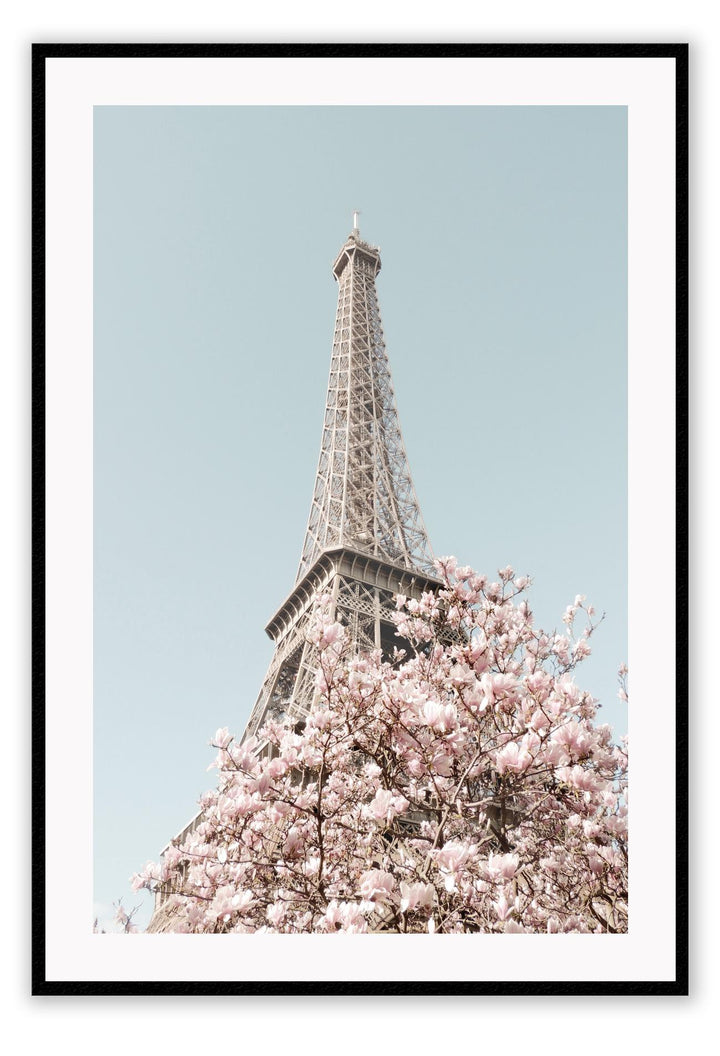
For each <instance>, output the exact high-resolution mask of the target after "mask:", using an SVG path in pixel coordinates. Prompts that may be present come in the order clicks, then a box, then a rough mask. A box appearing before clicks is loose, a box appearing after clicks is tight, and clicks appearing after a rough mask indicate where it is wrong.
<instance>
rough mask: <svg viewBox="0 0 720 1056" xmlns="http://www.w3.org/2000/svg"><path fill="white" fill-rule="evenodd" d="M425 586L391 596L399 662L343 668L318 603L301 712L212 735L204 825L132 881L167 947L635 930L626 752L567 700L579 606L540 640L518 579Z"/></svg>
mask: <svg viewBox="0 0 720 1056" xmlns="http://www.w3.org/2000/svg"><path fill="white" fill-rule="evenodd" d="M437 568H438V573H439V575H440V576H441V577H442V581H443V584H444V586H443V588H442V589H440V590H438V591H437V592H435V593H427V594H423V595H422V597H420V598H410V599H408V598H404V597H398V598H397V613H396V623H397V630H398V633H399V634H400V635H401V636H402V637H403V638H404V639H405V640H406V641H408V642H410V643H411V645H412V647H413V654H412V655H407V656H406V657H405V658H404V660H402V661H401V662H398V660H397V658H396V659H395V661H394V662H391V661H389V660H388V659H383V657H382V656H381V654H380V653H379V652H376V653H372V654H356V653H353V652H352V650H351V648H350V640H349V636H348V634H347V631H346V629H345V628H344V627H343V626H342V625H341V624H340V623H338V622H336V621H335V620H334V618H333V613H332V607H331V604H330V601H329V599H328V598H321V599H319V602H318V606H317V611H316V616H315V622H314V625H313V630H312V640H313V641H314V643H315V645H316V646H317V656H318V671H317V679H316V699H315V703H314V705H313V707H312V708H311V710H310V711H309V714H307V715H304V716H299V715H298V714H295V715H294V716H293V717H292V718H288V719H286V720H285V721H282V722H278V721H268V722H267V723H266V725H265V726H264V728H263V729H262V730H261V731H260V733H259V735H258V736H257V737H252V738H249V739H247V740H245V741H242V742H237V741H236V740H235V739H234V738H233V737H232V736H231V734H230V733H229V732H228V731H227V730H226V729H222V730H218V732H217V734H216V736H215V738H214V744H215V746H216V747H217V749H218V754H217V759H216V765H217V767H218V770H219V780H218V785H217V787H216V788H215V789H214V790H212V791H210V792H208V793H207V794H206V795H205V796H203V798H202V800H201V803H200V808H201V813H200V818H199V822H198V824H197V825H196V826H195V828H194V831H192V832H191V833H190V834H189V835H188V836H186V837H185V838H184V839H183V840H182V841H181V842H180V843H179V844H178V845H175V846H171V847H170V848H169V850H168V851H167V852H166V854H165V856H164V860H163V862H162V863H160V864H159V865H152V864H150V865H148V866H147V867H146V868H145V870H143V872H141V873H140V874H138V875H137V876H136V877H135V878H134V887H135V888H139V887H148V888H150V889H151V890H156V889H158V888H160V889H161V890H162V891H163V893H164V895H165V901H164V910H163V912H164V915H165V920H166V921H167V922H168V923H167V927H168V928H169V929H170V928H171V929H172V930H175V931H179V932H232V931H235V932H254V931H267V932H336V931H344V932H388V931H390V932H399V933H409V932H430V933H433V932H434V933H457V932H504V933H508V932H510V933H512V932H536V933H537V932H544V933H548V932H549V933H553V932H598V933H601V932H602V933H604V932H612V933H615V932H622V931H625V930H627V861H628V856H627V803H628V794H627V748H626V745H625V744H622V745H618V744H616V743H614V741H613V735H612V730H611V729H610V727H609V726H607V725H604V724H598V723H597V722H596V719H597V701H595V700H594V699H593V697H592V696H591V695H590V694H589V693H587V692H585V691H583V690H582V689H580V688H579V686H578V685H577V683H576V681H575V674H576V667H577V665H578V664H579V663H581V662H582V660H583V659H584V657H585V656H586V655H588V653H589V651H590V646H589V644H588V643H589V639H590V638H591V636H592V633H593V631H594V629H595V626H596V625H595V624H593V616H594V612H593V610H592V607H590V606H587V607H586V606H585V599H584V598H583V597H582V596H578V597H577V598H576V599H575V601H574V603H573V605H572V606H569V607H568V609H567V611H566V614H565V617H564V621H565V625H566V629H565V631H564V632H563V633H560V634H559V633H555V632H553V633H545V632H543V631H541V630H538V629H536V628H535V627H534V622H533V616H532V612H531V610H530V607H529V604H528V602H527V599H526V597H525V593H526V590H527V587H528V584H529V580H528V579H527V577H517V576H515V573H514V571H513V569H511V568H506V569H503V570H502V571H501V572H500V573H499V574H498V580H497V581H488V579H487V578H486V577H484V576H481V575H478V574H476V573H475V572H474V571H473V570H472V569H470V568H464V567H463V568H461V567H458V566H457V564H456V562H455V560H454V559H452V558H449V559H443V560H441V561H439V562H438V563H437ZM581 610H583V611H584V613H585V616H586V617H587V620H588V625H587V626H586V627H585V628H584V631H583V633H582V636H581V637H580V638H575V637H574V634H573V624H574V620H575V619H576V617H577V614H578V612H580V611H581Z"/></svg>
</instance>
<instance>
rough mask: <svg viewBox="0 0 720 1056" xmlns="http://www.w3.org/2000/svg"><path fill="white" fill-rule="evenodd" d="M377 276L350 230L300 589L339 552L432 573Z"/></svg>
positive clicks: (374, 257)
mask: <svg viewBox="0 0 720 1056" xmlns="http://www.w3.org/2000/svg"><path fill="white" fill-rule="evenodd" d="M379 271H380V251H379V249H377V248H376V247H375V246H371V245H369V244H368V243H367V242H363V241H362V240H361V238H360V233H359V231H358V230H357V228H354V229H353V232H352V234H351V235H349V236H348V238H347V240H346V242H345V244H344V246H343V247H342V249H341V250H340V253H339V254H338V256H337V258H336V260H335V263H334V264H333V275H334V276H335V278H336V280H337V283H338V304H337V314H336V317H335V332H334V335H333V347H332V359H331V363H330V380H329V383H328V393H327V402H326V405H325V420H324V423H323V432H322V440H321V443H320V457H319V460H318V468H317V475H316V478H315V490H314V492H313V499H312V505H311V507H310V516H309V519H308V526H307V531H306V533H305V542H304V545H303V551H302V557H301V560H300V568H299V570H298V575H297V580H298V581H299V580H300V579H302V577H303V576H304V575H305V574H306V573H307V572H308V571H309V569H310V568H311V567H312V565H313V563H314V562H315V561H316V560H317V559H318V557H319V556H320V554H321V553H322V552H323V551H324V550H327V549H328V548H330V547H337V546H345V547H348V548H350V549H352V550H356V551H361V552H363V553H368V554H372V555H373V556H375V557H378V558H380V559H381V560H385V561H389V562H391V563H392V564H394V565H400V566H402V567H404V568H407V569H415V570H417V571H421V572H425V573H432V567H433V564H432V562H433V557H432V551H431V549H430V544H429V542H428V537H427V532H426V531H425V526H424V524H423V520H422V516H421V514H420V507H419V505H418V501H417V497H416V495H415V489H414V487H413V483H412V478H411V476H410V469H409V466H408V461H407V455H406V453H405V447H404V444H403V439H402V434H401V432H400V424H399V421H398V414H397V408H396V405H395V395H394V392H393V386H392V379H391V377H390V367H389V363H388V357H387V352H386V350H385V340H384V337H383V331H382V323H381V320H380V309H379V307H378V299H377V291H376V289H375V277H376V275H377V273H378V272H379Z"/></svg>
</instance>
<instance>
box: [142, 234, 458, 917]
mask: <svg viewBox="0 0 720 1056" xmlns="http://www.w3.org/2000/svg"><path fill="white" fill-rule="evenodd" d="M379 270H380V252H379V250H378V249H377V248H375V247H374V246H370V245H368V244H367V243H366V242H363V241H362V240H361V239H360V234H359V231H358V229H357V227H354V228H353V232H352V234H351V235H350V236H349V237H348V239H347V241H346V242H345V245H344V246H343V247H342V249H341V250H340V253H339V255H338V257H337V258H336V260H335V263H334V265H333V274H334V276H335V278H336V279H337V282H338V306H337V315H336V320H335V332H334V337H333V349H332V359H331V363H330V381H329V384H328V394H327V402H326V406H325V419H324V423H323V432H322V440H321V443H320V458H319V460H318V469H317V475H316V479H315V488H314V491H313V498H312V503H311V507H310V516H309V518H308V526H307V530H306V533H305V541H304V544H303V549H302V557H301V559H300V567H299V569H298V574H297V579H296V581H295V585H294V587H293V589H292V591H291V593H290V594H289V596H288V597H287V598H286V599H285V601H284V602H283V604H282V605H281V606H280V608H279V609H278V610H277V612H276V613H275V615H274V616H273V617H272V619H271V620H270V622H269V623H268V624H267V627H266V628H265V629H266V631H267V633H268V635H269V636H270V637H271V638H272V639H273V641H274V642H275V652H274V655H273V658H272V660H271V662H270V667H269V668H268V672H267V675H266V676H265V680H264V682H263V685H262V688H261V690H260V694H259V696H258V699H257V702H256V704H255V707H254V708H253V711H252V713H251V715H250V719H249V722H248V724H247V727H246V729H245V734H244V736H245V737H246V738H247V737H249V736H251V735H253V734H256V733H258V732H259V731H260V730H261V728H262V726H263V723H264V722H265V719H266V718H268V717H272V718H275V719H279V718H282V717H288V718H293V717H294V718H297V719H298V720H299V719H300V718H302V717H303V716H304V715H306V714H307V713H308V711H309V710H310V708H311V707H312V704H313V698H314V695H315V674H316V670H317V655H316V647H315V646H314V645H313V644H312V642H310V641H309V640H308V634H307V632H308V626H309V623H310V620H311V619H312V615H313V609H314V605H315V599H316V597H317V595H318V594H323V595H326V596H329V597H330V599H331V608H332V613H331V615H332V617H333V618H334V619H338V620H340V621H341V622H342V623H343V624H345V625H346V627H347V628H348V629H349V632H350V641H351V646H352V647H353V648H354V649H356V650H358V651H368V650H372V649H381V650H382V652H383V653H384V654H385V655H386V656H391V655H392V652H393V649H394V648H395V647H398V648H402V647H403V645H406V644H407V643H404V642H403V641H402V640H401V639H400V638H399V637H398V635H397V634H396V631H395V624H394V621H393V618H392V614H393V612H394V611H395V603H394V595H396V594H404V595H405V596H406V597H418V598H419V597H420V594H421V593H422V592H423V591H427V590H436V589H437V588H438V587H440V586H441V583H440V581H439V580H438V579H436V578H435V577H434V576H433V574H432V569H433V558H432V552H431V550H430V544H429V542H428V537H427V533H426V531H425V527H424V525H423V521H422V517H421V515H420V507H419V505H418V501H417V498H416V495H415V489H414V488H413V483H412V478H411V476H410V469H409V467H408V461H407V455H406V453H405V446H404V444H403V439H402V434H401V432H400V425H399V422H398V414H397V408H396V406H395V396H394V392H393V386H392V380H391V377H390V367H389V364H388V357H387V352H386V350H385V341H384V338H383V331H382V323H381V320H380V310H379V307H378V299H377V292H376V289H375V278H376V276H377V273H378V272H379ZM261 750H262V748H261ZM201 819H202V815H201V814H198V815H197V816H196V817H194V818H193V819H192V821H191V822H190V823H189V825H187V826H186V827H185V828H184V829H183V830H182V831H181V832H180V833H179V834H178V836H177V837H175V840H174V841H172V842H174V843H182V841H183V840H184V839H185V838H187V837H188V836H189V835H190V833H191V832H192V831H193V830H194V829H195V828H196V827H197V825H198V823H199V822H200V820H201ZM166 849H167V848H165V849H164V850H166ZM163 853H164V851H163ZM171 893H172V891H171V889H170V887H169V886H168V885H162V886H161V887H160V888H159V889H158V892H157V896H156V904H155V912H154V914H153V918H152V920H151V921H150V924H149V926H148V931H149V932H162V931H172V915H168V912H167V899H168V896H169V895H170V894H171Z"/></svg>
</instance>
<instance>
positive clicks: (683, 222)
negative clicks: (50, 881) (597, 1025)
mask: <svg viewBox="0 0 720 1056" xmlns="http://www.w3.org/2000/svg"><path fill="white" fill-rule="evenodd" d="M249 57H251V58H258V59H262V58H270V57H272V58H292V59H298V58H306V57H307V58H322V57H327V58H339V57H372V58H393V59H402V58H404V57H425V58H441V57H442V58H450V59H452V58H457V59H460V58H476V59H482V58H517V59H544V58H553V59H562V58H567V59H595V58H600V59H602V58H606V59H607V58H618V59H623V58H633V59H648V60H652V59H656V58H664V59H671V60H673V61H674V64H675V107H676V112H675V131H676V145H675V179H676V207H675V208H676V211H675V217H674V221H675V227H676V334H675V341H676V380H677V390H676V406H675V435H676V479H675V487H676V553H675V555H674V556H675V560H676V591H677V608H676V635H677V637H676V641H677V653H676V658H675V661H676V667H675V670H676V725H675V730H674V743H675V764H676V788H675V803H676V831H675V840H676V860H675V871H676V885H677V888H676V889H677V901H676V907H675V934H674V942H675V964H676V974H675V979H674V980H652V979H646V980H634V981H611V980H598V981H597V982H584V981H582V982H581V981H577V982H571V981H553V980H547V981H540V982H539V981H525V982H522V981H498V982H496V983H488V982H476V981H471V980H467V981H453V982H440V981H428V982H417V981H415V982H398V981H397V980H395V981H389V980H385V981H353V982H351V981H341V980H336V981H318V982H312V983H307V982H300V981H293V980H288V981H284V982H276V981H263V980H256V981H253V982H248V981H242V982H228V981H218V982H206V981H199V980H195V981H193V980H186V981H164V982H158V981H149V980H146V981H140V982H127V981H120V980H114V981H110V980H107V979H87V978H86V979H76V980H71V981H70V980H58V979H53V978H48V975H47V972H46V953H47V950H46V898H47V893H48V892H47V873H46V865H45V860H46V859H45V855H46V836H47V812H46V802H47V797H48V796H50V795H52V794H53V789H51V788H49V787H48V785H47V782H46V770H45V754H46V751H47V747H48V745H47V741H46V713H45V676H46V665H45V658H46V642H47V639H48V637H49V636H50V635H52V633H53V629H52V628H51V627H46V612H45V598H46V578H45V572H46V568H45V555H46V505H45V488H46V439H47V437H46V388H45V381H46V374H45V362H46V361H45V346H46V293H47V275H46V238H45V221H46V211H45V203H46V193H47V171H46V140H45V127H46V104H47V96H46V68H47V63H48V61H49V60H63V59H65V58H72V59H83V58H87V59H105V58H109V59H113V58H119V59H127V58H136V59H144V58H151V59H163V58H168V59H169V58H191V59H193V58H198V59H200V58H203V59H220V58H249ZM32 89H33V113H32V120H33V133H32V180H33V188H32V201H33V225H32V278H33V299H32V312H33V348H32V368H33V391H32V451H33V462H32V477H33V479H32V518H33V537H32V601H33V645H32V668H33V670H32V680H33V726H34V731H35V736H34V739H33V755H32V819H33V876H32V887H33V905H34V910H33V919H32V969H33V973H32V975H33V977H32V991H33V994H36V995H61V994H65V995H134V994H140V995H232V994H245V995H275V994H293V995H318V996H319V995H381V994H382V995H417V996H421V995H481V994H488V995H490V994H504V995H551V994H556V995H562V994H575V995H633V994H634V995H682V994H687V993H688V587H687V583H688V46H687V45H686V44H681V43H678V44H666V43H657V44H651V43H648V44H593V43H586V44H577V43H572V44H563V43H557V44H477V43H474V44H470V43H455V44H420V43H417V44H414V43H397V44H391V43H388V44H369V43H368V44H360V43H358V44H350V43H344V44H272V43H267V44H259V43H258V44H234V45H233V44H171V43H165V44H159V43H145V44H108V43H75V44H72V43H70V44H60V43H57V44H52V43H40V44H35V45H33V56H32Z"/></svg>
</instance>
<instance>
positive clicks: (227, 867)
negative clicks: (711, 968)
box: [33, 44, 687, 995]
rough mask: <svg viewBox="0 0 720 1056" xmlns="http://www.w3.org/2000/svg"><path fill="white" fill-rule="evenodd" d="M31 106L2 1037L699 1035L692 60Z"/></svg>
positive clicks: (278, 62)
mask: <svg viewBox="0 0 720 1056" xmlns="http://www.w3.org/2000/svg"><path fill="white" fill-rule="evenodd" d="M33 92H34V104H33V106H34V110H33V121H34V126H33V129H34V134H33V181H34V190H33V193H34V233H33V253H34V273H33V275H34V301H33V304H34V352H33V356H34V360H33V363H34V403H33V410H34V507H33V509H34V606H35V609H34V612H35V616H34V649H33V658H34V687H35V691H34V728H35V730H36V731H38V737H37V740H36V743H35V746H34V752H35V755H34V760H33V782H34V790H33V813H34V826H35V828H34V840H35V847H34V852H35V853H34V856H33V860H34V870H35V871H34V877H33V885H34V907H35V915H34V920H33V965H34V979H33V991H34V993H37V994H99V993H103V994H108V993H111V994H136V993H137V994H152V993H160V994H181V993H182V994H232V993H235V994H318V995H319V994H349V995H353V994H358V995H360V994H380V993H387V992H389V988H391V990H392V992H393V993H398V994H408V995H412V994H438V995H442V994H660V993H663V994H683V993H687V791H686V783H687V683H686V668H687V626H686V612H687V593H686V586H685V584H686V582H687V577H686V569H687V508H686V503H687V439H686V437H687V396H686V393H687V47H686V46H685V45H683V44H677V45H673V44H658V45H651V44H648V45H635V44H633V45H616V44H612V45H611V44H607V45H599V44H598V45H595V44H586V45H576V44H573V45H542V46H541V45H475V44H458V45H393V44H387V45H373V46H370V45H350V44H343V45H339V44H338V45H326V44H323V45H320V44H317V45H270V44H268V45H258V44H254V45H250V44H246V45H153V44H147V45H81V44H77V45H72V44H63V45H60V44H58V45H52V44H42V45H35V46H34V54H33ZM328 368H329V376H328ZM318 435H319V438H320V444H319V453H318ZM308 510H309V512H308ZM450 555H452V556H450ZM263 632H266V633H263ZM660 641H662V643H663V644H662V649H661V650H659V648H658V642H660ZM628 698H629V699H628ZM208 770H210V771H211V772H210V773H208V772H207V771H208ZM216 771H217V772H216ZM630 773H632V778H631V779H630V778H629V776H628V775H629V774H630ZM630 788H632V805H631V804H630V796H629V789H630ZM68 846H71V847H72V868H68ZM630 847H631V848H632V849H631V851H630ZM660 849H662V850H661V851H660ZM659 877H660V878H661V881H662V882H658V880H659Z"/></svg>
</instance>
